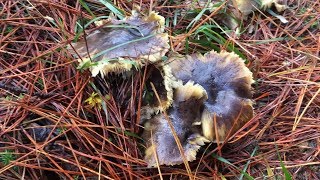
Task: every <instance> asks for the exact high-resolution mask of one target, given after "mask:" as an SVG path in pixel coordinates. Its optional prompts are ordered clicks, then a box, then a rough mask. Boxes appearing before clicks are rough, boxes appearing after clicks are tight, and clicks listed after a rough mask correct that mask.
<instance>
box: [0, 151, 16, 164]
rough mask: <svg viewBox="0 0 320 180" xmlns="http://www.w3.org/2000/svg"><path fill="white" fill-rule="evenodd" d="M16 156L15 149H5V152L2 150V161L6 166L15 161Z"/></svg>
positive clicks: (0, 155) (0, 154)
mask: <svg viewBox="0 0 320 180" xmlns="http://www.w3.org/2000/svg"><path fill="white" fill-rule="evenodd" d="M15 159H16V158H15V156H14V154H13V151H9V150H5V151H4V152H0V161H1V163H2V164H4V165H5V166H6V165H8V164H10V162H11V161H14V160H15Z"/></svg>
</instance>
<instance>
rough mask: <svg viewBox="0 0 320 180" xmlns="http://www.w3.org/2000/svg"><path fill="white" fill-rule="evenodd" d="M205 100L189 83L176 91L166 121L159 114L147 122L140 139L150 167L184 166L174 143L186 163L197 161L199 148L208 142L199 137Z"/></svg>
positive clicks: (198, 89) (195, 86) (203, 91)
mask: <svg viewBox="0 0 320 180" xmlns="http://www.w3.org/2000/svg"><path fill="white" fill-rule="evenodd" d="M206 98H207V95H206V92H205V90H204V89H203V88H202V87H201V86H199V85H194V84H193V83H192V82H188V83H187V84H185V85H182V86H180V87H178V88H177V89H175V91H174V102H173V106H172V107H171V108H169V109H168V110H167V114H168V119H166V116H165V115H164V114H162V113H161V114H158V115H156V116H154V117H153V118H152V119H150V120H148V121H147V122H146V124H145V130H144V132H143V135H142V137H143V138H144V139H145V140H146V145H147V149H146V154H145V160H146V161H147V163H148V166H149V167H152V166H156V165H157V162H158V164H159V165H175V164H181V163H183V157H182V156H181V151H180V150H179V148H178V145H177V143H180V144H181V146H182V149H183V154H184V156H185V158H186V160H187V161H193V160H195V159H196V154H197V151H198V149H199V148H200V146H202V145H204V143H205V142H208V140H207V139H206V138H204V137H203V136H201V135H200V134H201V127H200V126H198V122H200V120H201V112H202V108H203V102H204V100H206ZM169 122H170V123H171V124H172V127H173V130H174V132H172V129H171V128H170V125H169ZM173 134H176V137H177V139H178V141H176V139H175V138H174V135H173ZM156 158H157V159H156Z"/></svg>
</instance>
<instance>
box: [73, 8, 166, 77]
mask: <svg viewBox="0 0 320 180" xmlns="http://www.w3.org/2000/svg"><path fill="white" fill-rule="evenodd" d="M163 31H164V18H163V17H162V16H160V15H157V14H156V13H154V12H152V13H150V15H149V16H142V15H141V14H139V13H137V12H133V14H132V16H129V17H126V18H125V19H123V20H115V19H112V20H111V21H110V22H109V23H107V24H106V25H104V26H103V27H101V28H99V29H97V30H95V31H93V32H91V33H89V34H88V35H87V37H86V39H83V40H80V41H78V42H76V43H73V44H71V46H70V47H69V49H70V51H71V53H72V54H73V55H74V56H75V57H76V58H78V60H79V62H80V66H81V65H82V64H85V63H88V62H89V63H93V62H95V63H96V64H95V65H92V67H91V72H92V76H96V75H97V74H98V73H101V74H102V75H106V74H107V73H109V72H115V73H119V72H123V71H129V70H130V69H131V68H132V66H133V65H136V66H141V65H143V64H146V63H148V62H150V63H151V62H157V61H161V57H162V56H164V54H165V53H166V52H167V51H168V49H169V44H168V34H167V33H163Z"/></svg>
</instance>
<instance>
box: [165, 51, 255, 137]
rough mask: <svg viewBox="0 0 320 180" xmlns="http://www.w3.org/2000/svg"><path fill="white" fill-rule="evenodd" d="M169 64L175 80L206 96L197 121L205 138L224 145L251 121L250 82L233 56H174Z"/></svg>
mask: <svg viewBox="0 0 320 180" xmlns="http://www.w3.org/2000/svg"><path fill="white" fill-rule="evenodd" d="M171 61H172V62H171V63H169V64H168V66H169V67H170V68H171V69H172V73H173V75H174V76H175V77H176V78H177V79H180V80H182V82H184V83H185V82H188V81H190V80H191V81H194V82H195V83H197V84H199V85H201V86H202V87H203V88H204V89H205V90H206V92H207V94H208V99H207V100H206V101H205V102H204V111H203V114H202V120H201V123H202V133H203V135H204V136H205V137H206V138H208V139H209V140H211V141H216V140H219V141H224V140H225V139H226V137H227V135H228V134H229V133H230V134H229V135H232V133H234V132H235V131H237V130H239V128H241V127H242V126H243V125H244V124H245V123H246V122H247V121H249V120H250V119H251V118H252V116H253V108H252V100H251V98H252V89H251V84H252V83H253V82H254V81H253V79H252V73H251V72H250V70H249V69H248V68H247V67H246V66H245V64H244V60H243V59H241V58H240V57H238V56H237V55H236V54H234V53H228V52H225V51H223V52H221V53H217V52H215V51H211V52H209V53H207V54H205V55H204V56H202V55H192V56H188V57H181V56H180V57H178V56H176V57H173V58H172V59H171ZM214 119H215V121H214ZM215 124H216V126H215ZM215 128H216V129H217V132H215ZM216 135H218V136H216Z"/></svg>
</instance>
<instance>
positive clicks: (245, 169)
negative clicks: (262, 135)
mask: <svg viewBox="0 0 320 180" xmlns="http://www.w3.org/2000/svg"><path fill="white" fill-rule="evenodd" d="M257 150H258V146H256V147H255V148H254V149H253V151H252V153H251V154H250V157H251V158H252V157H253V156H254V155H255V154H256V152H257ZM250 162H251V160H249V161H248V162H247V163H246V165H245V166H244V168H243V170H242V171H243V172H246V171H247V169H248V166H249V164H250ZM243 176H244V174H241V176H240V178H239V180H242V179H243Z"/></svg>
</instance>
